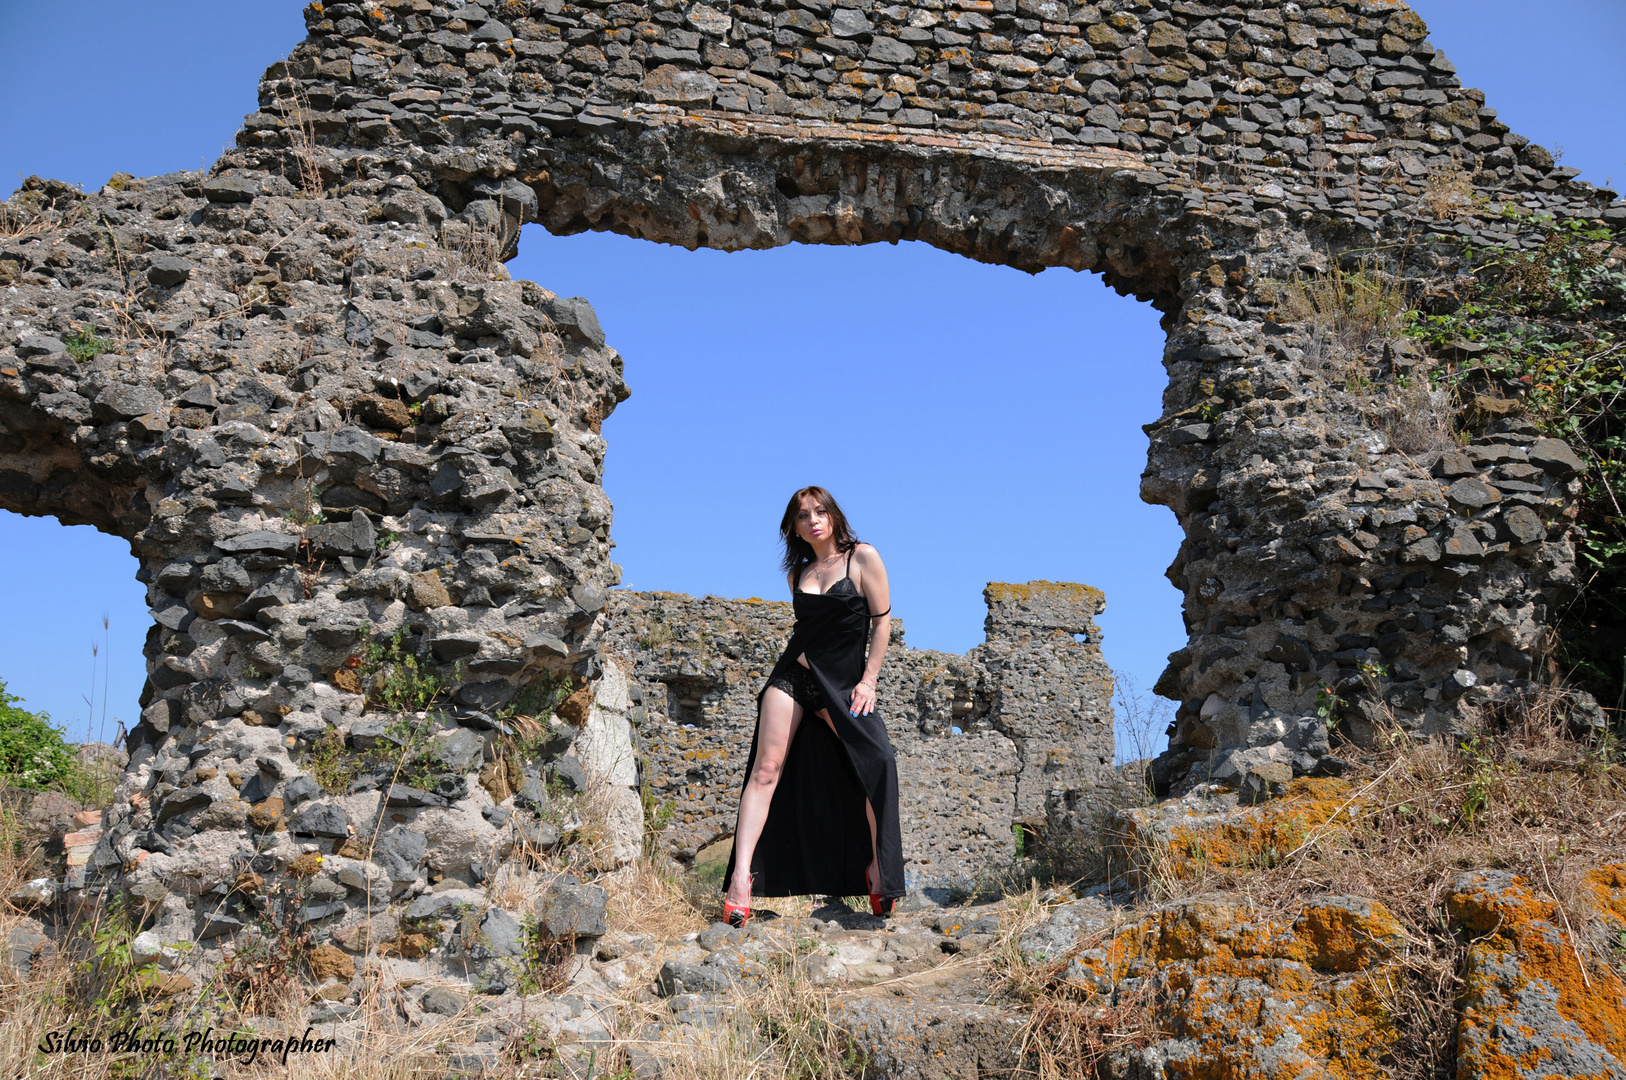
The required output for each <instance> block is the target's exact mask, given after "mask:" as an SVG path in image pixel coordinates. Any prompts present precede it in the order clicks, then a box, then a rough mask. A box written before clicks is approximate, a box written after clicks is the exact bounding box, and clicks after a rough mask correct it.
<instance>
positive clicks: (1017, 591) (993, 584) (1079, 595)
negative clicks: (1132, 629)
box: [983, 581, 1107, 613]
mask: <svg viewBox="0 0 1626 1080" xmlns="http://www.w3.org/2000/svg"><path fill="white" fill-rule="evenodd" d="M1047 595H1048V596H1056V595H1060V596H1065V597H1067V598H1068V599H1070V600H1072V601H1073V602H1074V603H1080V602H1082V603H1084V604H1087V605H1088V607H1089V609H1090V610H1091V611H1094V612H1097V613H1099V612H1101V611H1105V610H1106V606H1107V594H1106V593H1104V592H1102V591H1101V590H1100V589H1097V588H1096V587H1095V586H1093V585H1081V584H1079V583H1078V582H1076V581H1029V582H1026V583H1025V584H1017V583H1015V582H1009V581H990V582H989V583H988V587H987V588H986V589H984V590H983V598H984V599H986V600H987V601H988V602H989V603H990V604H992V603H996V602H1005V603H1021V602H1022V601H1023V600H1031V599H1033V598H1034V597H1035V596H1047Z"/></svg>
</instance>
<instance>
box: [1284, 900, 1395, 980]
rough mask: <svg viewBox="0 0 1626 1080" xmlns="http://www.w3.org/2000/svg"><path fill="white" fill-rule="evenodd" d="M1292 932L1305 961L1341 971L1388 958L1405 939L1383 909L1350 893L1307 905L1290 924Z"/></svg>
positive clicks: (1370, 965)
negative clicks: (1349, 894) (1301, 948)
mask: <svg viewBox="0 0 1626 1080" xmlns="http://www.w3.org/2000/svg"><path fill="white" fill-rule="evenodd" d="M1293 933H1294V934H1295V935H1296V936H1297V937H1298V940H1299V943H1300V945H1301V946H1303V949H1304V961H1305V963H1307V964H1309V965H1310V966H1311V967H1313V968H1316V969H1317V970H1319V971H1332V972H1339V973H1343V974H1347V973H1349V972H1354V971H1360V970H1362V969H1364V968H1369V967H1373V966H1375V965H1376V964H1379V963H1381V962H1383V961H1385V960H1387V959H1389V957H1391V956H1393V955H1395V954H1396V953H1397V952H1399V951H1400V949H1401V947H1402V946H1403V945H1404V944H1405V939H1406V935H1405V931H1403V930H1402V929H1401V928H1400V923H1399V922H1397V921H1396V920H1395V917H1394V916H1393V915H1391V914H1389V911H1388V909H1387V908H1385V907H1384V906H1383V905H1382V904H1377V903H1373V902H1372V901H1370V900H1364V899H1361V898H1359V897H1353V896H1349V897H1331V898H1329V899H1326V900H1322V901H1320V902H1318V903H1315V904H1311V905H1309V906H1308V907H1306V908H1305V909H1304V911H1303V912H1302V913H1301V914H1300V915H1299V917H1298V920H1297V921H1296V922H1295V923H1294V924H1293Z"/></svg>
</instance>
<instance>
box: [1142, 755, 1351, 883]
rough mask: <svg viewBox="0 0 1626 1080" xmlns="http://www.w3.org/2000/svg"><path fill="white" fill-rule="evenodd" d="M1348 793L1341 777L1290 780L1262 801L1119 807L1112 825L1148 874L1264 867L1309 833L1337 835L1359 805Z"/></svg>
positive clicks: (1181, 875)
mask: <svg viewBox="0 0 1626 1080" xmlns="http://www.w3.org/2000/svg"><path fill="white" fill-rule="evenodd" d="M1349 794H1350V787H1349V784H1348V783H1346V782H1345V781H1343V780H1335V779H1332V778H1321V777H1307V776H1306V777H1300V778H1298V779H1297V780H1294V781H1293V782H1292V783H1291V784H1289V785H1288V786H1287V790H1286V791H1285V792H1284V793H1283V794H1282V795H1281V797H1279V798H1276V799H1272V800H1270V801H1269V802H1266V803H1263V804H1260V805H1258V806H1251V807H1240V806H1239V807H1237V808H1236V809H1234V810H1230V811H1226V812H1222V813H1215V812H1212V811H1210V812H1206V813H1204V812H1199V811H1196V810H1191V809H1187V810H1186V811H1185V812H1183V813H1181V812H1180V811H1179V810H1178V809H1177V807H1178V804H1172V803H1166V804H1164V805H1163V806H1162V807H1150V808H1138V809H1130V810H1124V811H1120V812H1119V813H1118V814H1117V815H1116V816H1115V818H1114V820H1113V822H1112V828H1113V829H1114V830H1115V832H1116V834H1117V836H1116V843H1117V845H1118V846H1120V847H1122V848H1125V849H1127V850H1128V851H1129V852H1130V854H1131V859H1132V861H1133V862H1134V863H1135V864H1136V865H1137V866H1138V867H1140V868H1141V869H1142V872H1143V873H1164V874H1169V875H1171V876H1173V877H1175V878H1179V879H1190V878H1193V877H1196V876H1199V875H1200V874H1201V873H1202V872H1203V871H1204V870H1207V869H1224V870H1250V869H1263V868H1267V867H1270V866H1274V865H1275V864H1276V863H1277V862H1279V861H1280V860H1282V859H1283V858H1286V857H1287V856H1288V855H1290V854H1292V853H1293V852H1294V851H1295V850H1296V849H1297V848H1298V847H1299V846H1300V845H1301V844H1303V843H1304V842H1305V841H1306V840H1309V839H1310V838H1311V837H1312V836H1316V835H1322V834H1328V833H1333V832H1335V831H1336V830H1337V829H1338V828H1339V827H1340V826H1341V825H1342V824H1345V823H1347V822H1349V821H1352V820H1353V817H1354V815H1355V814H1357V813H1359V811H1360V809H1361V806H1360V804H1359V802H1352V801H1351V800H1350V798H1349ZM1231 798H1234V796H1231ZM1154 862H1155V863H1156V865H1155V866H1153V865H1151V864H1152V863H1154Z"/></svg>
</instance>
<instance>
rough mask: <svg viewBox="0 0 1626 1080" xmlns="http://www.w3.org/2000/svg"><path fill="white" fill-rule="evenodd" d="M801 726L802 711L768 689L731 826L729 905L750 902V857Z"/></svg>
mask: <svg viewBox="0 0 1626 1080" xmlns="http://www.w3.org/2000/svg"><path fill="white" fill-rule="evenodd" d="M801 722H802V707H801V706H800V705H798V704H797V703H796V702H795V700H793V699H792V698H791V696H790V695H789V694H787V693H785V692H784V691H783V690H780V689H779V688H778V687H773V686H770V687H768V689H767V690H766V691H765V692H764V693H763V695H762V711H761V712H760V713H759V714H758V716H757V757H756V762H755V764H753V765H752V766H751V776H750V778H749V779H748V780H747V781H746V784H745V790H744V791H742V792H741V793H740V814H739V820H738V821H737V822H736V823H735V825H734V876H733V878H731V879H730V880H729V883H728V891H727V892H726V893H725V894H724V895H725V896H726V898H727V899H728V902H729V903H730V904H749V903H750V902H751V857H752V856H753V855H754V854H755V853H756V847H757V840H758V839H759V838H760V837H761V836H762V826H763V825H764V824H765V823H766V822H767V820H768V804H769V803H770V802H772V801H773V793H774V788H776V787H778V786H779V771H780V769H781V768H783V767H784V764H785V753H786V752H787V751H788V750H789V749H790V741H791V739H793V738H795V737H796V728H797V726H798V725H799V724H801Z"/></svg>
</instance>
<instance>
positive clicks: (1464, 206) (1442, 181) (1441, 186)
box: [1418, 155, 1490, 221]
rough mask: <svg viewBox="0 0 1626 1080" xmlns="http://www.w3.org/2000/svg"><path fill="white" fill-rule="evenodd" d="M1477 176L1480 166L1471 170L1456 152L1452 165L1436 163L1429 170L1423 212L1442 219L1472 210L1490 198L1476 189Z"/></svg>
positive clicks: (1423, 195)
mask: <svg viewBox="0 0 1626 1080" xmlns="http://www.w3.org/2000/svg"><path fill="white" fill-rule="evenodd" d="M1477 176H1478V173H1477V169H1476V171H1475V172H1469V171H1468V170H1467V169H1466V168H1464V167H1463V165H1462V161H1461V160H1460V159H1459V158H1457V157H1455V156H1454V155H1453V157H1452V160H1451V163H1450V164H1449V165H1444V166H1436V167H1435V168H1432V169H1430V170H1429V171H1428V176H1427V177H1426V178H1425V179H1424V181H1423V194H1422V197H1421V198H1420V199H1419V200H1418V204H1419V205H1420V206H1421V207H1422V210H1423V212H1424V213H1426V214H1428V215H1429V216H1430V217H1433V218H1437V219H1439V220H1441V221H1450V220H1452V219H1454V218H1458V217H1461V216H1463V215H1464V214H1471V213H1473V212H1474V211H1475V210H1477V209H1480V208H1482V207H1483V206H1485V205H1487V204H1488V203H1489V201H1490V200H1489V198H1488V197H1486V196H1484V195H1480V194H1478V193H1477V192H1476V191H1475V190H1474V180H1475V179H1476V177H1477Z"/></svg>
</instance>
